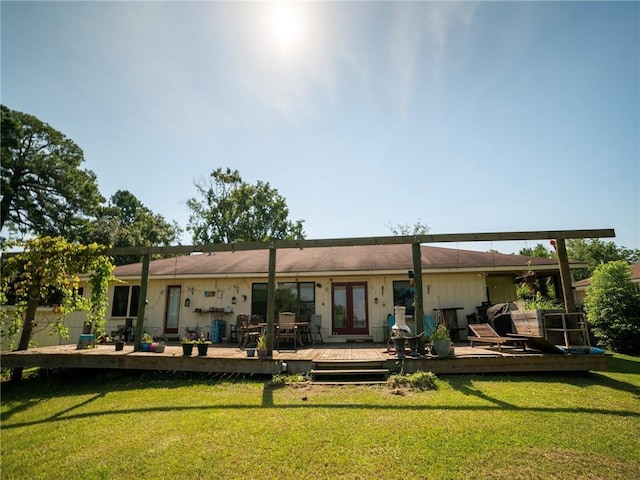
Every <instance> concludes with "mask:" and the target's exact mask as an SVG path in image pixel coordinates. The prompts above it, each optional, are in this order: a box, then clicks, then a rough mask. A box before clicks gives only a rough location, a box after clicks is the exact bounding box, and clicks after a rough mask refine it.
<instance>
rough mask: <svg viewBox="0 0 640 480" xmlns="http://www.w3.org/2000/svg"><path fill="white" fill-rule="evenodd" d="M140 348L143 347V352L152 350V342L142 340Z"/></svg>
mask: <svg viewBox="0 0 640 480" xmlns="http://www.w3.org/2000/svg"><path fill="white" fill-rule="evenodd" d="M140 348H141V349H142V351H143V352H150V351H151V344H150V343H146V342H142V343H141V344H140Z"/></svg>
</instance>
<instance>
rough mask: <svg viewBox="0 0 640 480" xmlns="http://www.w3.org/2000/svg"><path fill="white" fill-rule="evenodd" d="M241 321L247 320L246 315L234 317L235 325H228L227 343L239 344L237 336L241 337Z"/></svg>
mask: <svg viewBox="0 0 640 480" xmlns="http://www.w3.org/2000/svg"><path fill="white" fill-rule="evenodd" d="M242 320H248V319H247V316H246V315H238V316H237V317H236V324H235V325H229V342H230V343H231V342H234V343H235V342H240V341H241V340H242V339H240V340H238V336H239V335H242Z"/></svg>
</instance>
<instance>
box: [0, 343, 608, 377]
mask: <svg viewBox="0 0 640 480" xmlns="http://www.w3.org/2000/svg"><path fill="white" fill-rule="evenodd" d="M386 350H387V349H386V344H360V343H348V344H347V343H344V344H326V343H325V344H323V345H318V346H312V347H307V348H300V349H298V350H296V351H291V350H282V351H280V352H279V351H277V350H275V351H274V352H273V356H272V358H271V359H258V358H255V357H254V358H247V356H246V353H245V351H243V350H241V349H239V348H238V347H237V346H235V345H229V344H214V345H211V347H210V348H209V350H208V352H207V356H206V357H198V356H197V351H194V354H193V356H192V357H183V356H182V347H181V346H180V345H179V344H175V345H167V347H166V349H165V351H164V353H151V352H134V351H133V345H125V347H124V350H122V351H119V352H116V351H115V347H114V346H113V345H98V346H97V347H96V348H94V349H88V350H77V349H76V346H75V345H61V346H55V347H40V348H33V349H29V350H26V351H21V352H2V353H1V363H2V365H3V366H4V367H15V366H19V367H34V366H35V367H37V366H39V367H46V368H121V369H143V370H170V371H200V372H221V373H227V372H228V373H247V374H270V373H276V372H278V371H280V368H281V363H282V362H283V361H286V362H287V365H288V368H289V370H288V371H290V372H308V371H309V370H310V369H311V366H312V362H322V361H334V362H335V361H345V362H349V361H354V362H356V361H377V362H386V365H387V367H388V368H390V369H393V368H395V365H396V363H397V359H396V357H395V355H394V354H392V353H387V352H386ZM605 357H606V355H553V354H544V353H541V352H537V351H535V350H531V349H528V350H527V351H522V350H521V349H519V348H505V347H503V348H502V352H499V351H498V350H497V349H493V348H491V347H477V346H476V347H470V346H469V345H468V344H466V343H461V344H456V346H455V355H454V356H451V357H446V358H436V357H432V356H426V357H421V358H417V359H416V358H410V357H407V360H405V364H404V368H405V371H406V372H411V371H416V370H426V371H432V372H434V373H445V374H449V373H497V372H503V373H509V372H539V371H589V370H606V358H605Z"/></svg>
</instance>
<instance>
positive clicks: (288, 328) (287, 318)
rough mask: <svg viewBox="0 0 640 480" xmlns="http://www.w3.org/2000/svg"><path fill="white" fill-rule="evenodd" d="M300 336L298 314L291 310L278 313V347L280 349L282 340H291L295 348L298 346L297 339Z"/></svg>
mask: <svg viewBox="0 0 640 480" xmlns="http://www.w3.org/2000/svg"><path fill="white" fill-rule="evenodd" d="M297 338H298V327H297V326H296V314H295V313H291V312H282V313H279V314H278V324H277V325H276V349H278V350H280V341H281V340H291V341H292V342H293V349H294V350H297V348H296V340H297Z"/></svg>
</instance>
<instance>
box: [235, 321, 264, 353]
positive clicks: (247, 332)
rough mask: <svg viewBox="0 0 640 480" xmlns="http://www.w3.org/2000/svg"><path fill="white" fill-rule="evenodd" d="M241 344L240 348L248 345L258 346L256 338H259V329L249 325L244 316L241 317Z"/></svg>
mask: <svg viewBox="0 0 640 480" xmlns="http://www.w3.org/2000/svg"><path fill="white" fill-rule="evenodd" d="M242 317H243V318H242V319H241V322H242V342H240V348H246V347H247V346H248V345H251V346H255V345H257V344H258V337H259V336H260V333H261V332H260V327H259V326H257V325H251V324H250V323H249V322H248V321H247V317H246V315H242Z"/></svg>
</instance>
